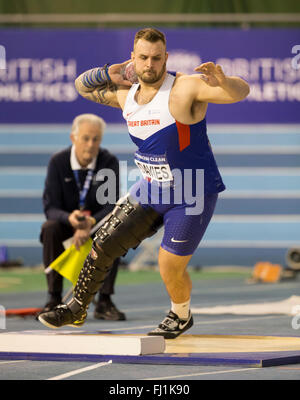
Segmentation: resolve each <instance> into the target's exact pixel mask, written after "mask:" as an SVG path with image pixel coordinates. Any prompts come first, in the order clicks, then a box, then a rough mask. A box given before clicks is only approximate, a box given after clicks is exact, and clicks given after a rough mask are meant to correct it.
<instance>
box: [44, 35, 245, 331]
mask: <svg viewBox="0 0 300 400" xmlns="http://www.w3.org/2000/svg"><path fill="white" fill-rule="evenodd" d="M167 59H168V53H167V52H166V40H165V36H164V34H163V33H162V32H160V31H158V30H156V29H152V28H146V29H142V30H140V31H138V32H137V33H136V35H135V39H134V48H133V52H132V54H131V61H132V63H133V67H134V71H135V73H136V76H137V83H134V84H132V83H131V82H129V80H128V79H129V76H127V75H126V74H125V75H124V73H123V72H122V71H124V68H125V66H127V64H128V62H125V63H122V64H114V65H112V66H110V67H108V66H105V67H100V68H94V69H92V70H89V71H87V72H85V73H83V74H81V75H80V76H79V77H78V78H77V79H76V82H75V85H76V88H77V90H78V92H79V93H80V95H82V96H83V97H84V98H86V99H89V100H92V101H95V102H97V103H100V104H105V105H108V106H111V107H117V108H120V109H122V110H123V116H124V118H125V120H126V121H127V126H128V130H129V134H130V137H131V139H132V140H133V142H134V143H135V144H136V145H137V147H138V150H137V151H136V154H135V162H136V164H137V166H138V167H139V168H140V170H141V173H142V175H143V178H142V179H141V180H140V181H139V182H138V183H137V184H135V185H134V186H133V187H132V188H131V190H130V193H129V194H128V195H127V196H125V198H123V199H120V200H119V201H118V203H117V205H116V207H115V209H114V210H113V211H112V213H111V215H110V216H109V218H108V219H107V220H105V221H104V222H103V225H102V226H101V227H100V229H99V231H98V232H97V234H96V237H95V239H94V242H93V247H92V250H91V252H90V254H89V255H88V257H87V259H86V261H85V264H84V266H83V268H82V270H81V273H80V275H79V278H78V282H77V284H76V287H75V289H74V293H73V298H72V299H71V300H70V301H69V303H68V304H66V305H59V306H58V307H57V308H56V309H55V310H54V311H51V312H48V313H44V314H41V315H40V317H39V320H40V321H41V322H42V323H43V324H45V325H46V326H49V327H53V328H57V327H60V326H63V325H72V326H80V325H82V324H83V323H84V320H85V318H86V315H87V308H88V305H89V303H90V302H91V301H92V299H93V296H94V294H95V293H96V292H97V291H98V289H99V287H100V285H101V283H102V282H103V279H104V278H105V276H106V274H107V271H108V270H109V269H110V267H111V264H112V262H113V260H114V259H115V258H117V257H120V256H122V255H125V254H126V252H127V251H128V250H129V249H130V248H136V247H137V246H138V245H139V244H140V242H141V241H142V240H144V239H145V238H147V237H150V236H152V235H153V234H154V233H155V232H156V231H157V229H159V228H160V227H161V226H162V224H163V226H164V235H163V239H162V243H161V246H160V249H159V253H158V264H159V270H160V274H161V277H162V280H163V282H164V284H165V287H166V290H167V292H168V294H169V297H170V300H171V310H170V312H169V313H168V315H167V316H166V317H165V318H164V320H163V321H162V322H161V323H160V324H159V326H158V327H157V328H156V329H154V330H153V331H151V332H149V333H148V334H149V335H161V336H163V337H165V338H166V339H174V338H176V337H177V336H178V335H180V334H181V333H183V332H185V331H186V330H187V329H189V328H190V327H191V326H192V325H193V318H192V315H191V312H190V299H191V289H192V283H191V280H190V277H189V274H188V272H187V265H188V262H189V260H190V258H191V257H192V255H193V253H194V251H195V249H196V248H197V246H198V244H199V242H200V240H201V239H202V237H203V235H204V233H205V230H206V228H207V226H208V224H209V222H210V220H211V217H212V215H213V212H214V209H215V205H216V201H217V197H218V193H219V192H221V191H223V190H224V189H225V186H224V184H223V182H222V178H221V176H220V174H219V171H218V168H217V165H216V162H215V159H214V156H213V154H212V150H211V146H210V143H209V140H208V137H207V134H206V122H205V115H206V110H207V106H208V103H217V104H229V103H235V102H238V101H241V100H243V99H244V98H245V97H246V96H247V95H248V93H249V86H248V84H247V83H246V82H245V81H244V80H242V79H240V78H239V77H229V76H225V75H224V73H223V71H222V68H221V66H220V65H215V64H214V63H213V62H207V63H204V64H202V65H200V66H198V67H197V68H195V71H196V72H200V73H201V74H194V75H184V74H181V73H175V74H173V73H168V72H167V70H166V62H167Z"/></svg>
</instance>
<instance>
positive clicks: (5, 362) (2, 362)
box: [0, 360, 28, 365]
mask: <svg viewBox="0 0 300 400" xmlns="http://www.w3.org/2000/svg"><path fill="white" fill-rule="evenodd" d="M25 361H28V360H12V361H0V365H1V364H13V363H19V362H25Z"/></svg>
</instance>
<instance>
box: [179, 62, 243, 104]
mask: <svg viewBox="0 0 300 400" xmlns="http://www.w3.org/2000/svg"><path fill="white" fill-rule="evenodd" d="M195 71H196V72H200V73H201V74H200V75H190V76H189V77H187V78H186V79H187V80H189V81H190V82H189V83H188V86H190V90H191V92H192V93H193V95H194V100H196V101H200V102H205V103H216V104H229V103H236V102H238V101H241V100H244V99H245V98H246V97H247V96H248V94H249V91H250V88H249V85H248V83H247V82H246V81H244V80H243V79H241V78H239V77H237V76H226V75H225V74H224V72H223V70H222V67H221V66H220V65H218V64H217V65H215V64H214V63H213V62H207V63H204V64H201V65H200V66H199V67H196V68H195Z"/></svg>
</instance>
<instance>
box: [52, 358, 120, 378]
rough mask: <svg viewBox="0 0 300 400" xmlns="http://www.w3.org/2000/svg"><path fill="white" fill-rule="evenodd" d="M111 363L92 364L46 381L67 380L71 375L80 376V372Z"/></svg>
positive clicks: (110, 361)
mask: <svg viewBox="0 0 300 400" xmlns="http://www.w3.org/2000/svg"><path fill="white" fill-rule="evenodd" d="M111 363H112V360H109V361H107V362H101V363H98V364H93V365H90V366H89V367H85V368H80V369H75V370H74V371H70V372H66V373H65V374H61V375H57V376H54V377H53V378H48V379H47V380H48V381H59V380H61V379H65V378H69V377H70V376H73V375H77V374H81V373H82V372H86V371H91V370H92V369H96V368H100V367H104V366H106V365H109V364H111Z"/></svg>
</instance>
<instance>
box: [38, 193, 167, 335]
mask: <svg viewBox="0 0 300 400" xmlns="http://www.w3.org/2000/svg"><path fill="white" fill-rule="evenodd" d="M162 223H163V219H162V216H161V215H160V214H158V213H157V212H156V211H155V210H153V208H151V207H147V208H143V207H142V206H141V205H140V204H139V203H137V202H136V201H135V200H134V199H133V198H132V197H131V196H130V195H127V196H126V197H125V198H122V199H120V200H119V201H118V202H117V204H116V206H115V208H114V209H113V211H112V212H111V214H109V216H108V217H107V218H106V219H105V220H104V222H103V224H102V225H101V226H100V228H99V230H98V231H97V232H96V235H95V237H94V240H93V246H92V249H91V251H90V253H89V255H88V256H87V258H86V260H85V263H84V266H83V268H82V270H81V272H80V274H79V277H78V281H77V283H76V286H75V288H74V291H73V297H72V299H71V300H70V301H69V302H68V303H67V304H66V305H59V306H57V307H56V308H55V309H54V311H50V312H47V313H43V314H40V316H39V321H40V322H42V323H43V324H44V325H46V326H48V327H51V328H58V327H60V326H63V325H71V326H80V325H82V324H83V323H84V320H85V318H86V315H87V308H88V305H89V304H90V302H91V301H92V300H93V297H94V296H95V294H96V293H97V292H98V290H99V288H100V287H101V284H102V283H103V281H104V279H105V277H106V275H107V273H108V272H109V270H110V268H111V266H112V264H113V262H114V260H115V259H116V258H118V257H121V256H124V255H125V254H126V253H127V252H128V250H129V249H131V248H133V249H135V248H137V247H138V246H139V244H140V243H141V242H142V241H143V240H144V239H146V238H147V237H150V236H152V235H154V234H155V233H156V232H157V230H158V229H159V228H160V227H161V226H162Z"/></svg>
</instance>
